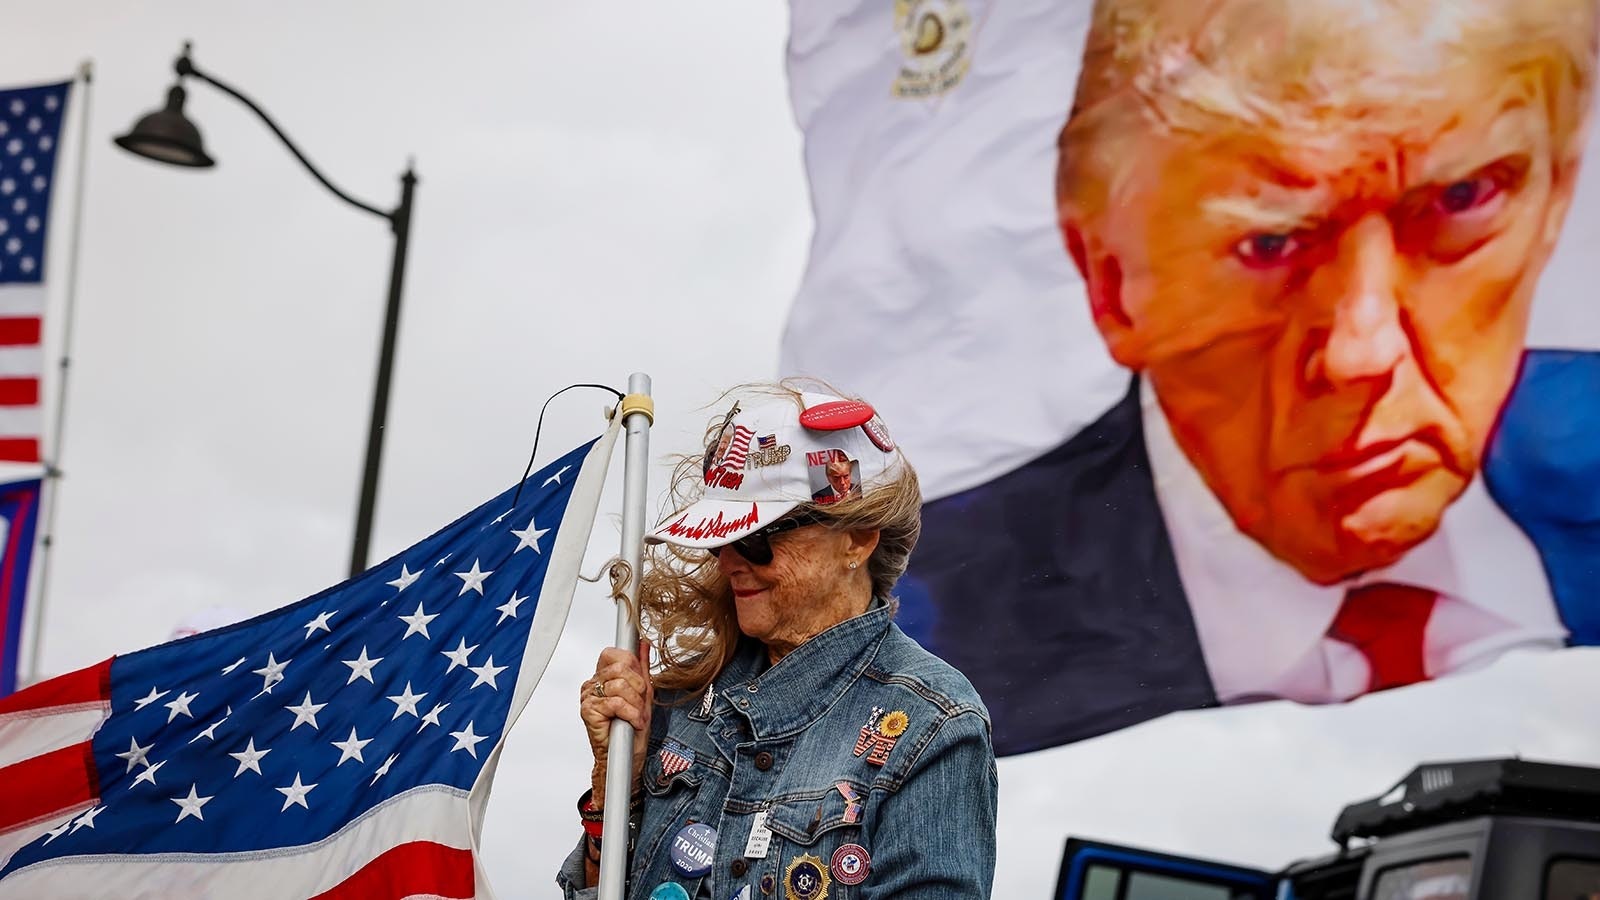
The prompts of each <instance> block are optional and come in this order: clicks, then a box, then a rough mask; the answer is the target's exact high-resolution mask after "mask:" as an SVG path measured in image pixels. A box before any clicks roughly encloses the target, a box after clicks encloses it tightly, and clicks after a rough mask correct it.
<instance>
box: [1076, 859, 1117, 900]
mask: <svg viewBox="0 0 1600 900" xmlns="http://www.w3.org/2000/svg"><path fill="white" fill-rule="evenodd" d="M1120 881H1122V879H1120V873H1118V871H1117V870H1114V868H1110V866H1090V871H1088V873H1086V874H1085V878H1083V894H1080V895H1078V897H1080V898H1082V900H1117V884H1118V882H1120Z"/></svg>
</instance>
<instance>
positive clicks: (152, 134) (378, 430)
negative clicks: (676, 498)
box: [116, 44, 417, 577]
mask: <svg viewBox="0 0 1600 900" xmlns="http://www.w3.org/2000/svg"><path fill="white" fill-rule="evenodd" d="M189 49H190V45H189V44H184V45H183V53H182V54H181V55H180V56H179V57H178V58H177V60H176V61H175V62H174V63H173V69H174V70H176V71H177V73H178V81H177V83H176V84H174V85H173V86H172V89H171V90H169V91H167V103H166V106H164V107H163V108H161V109H158V110H156V111H155V112H152V113H149V114H148V115H145V116H144V117H142V118H140V119H139V121H138V122H137V123H135V124H134V126H133V128H132V130H130V131H129V132H128V133H127V134H125V135H123V136H122V137H119V138H117V139H116V144H117V146H118V147H121V148H122V149H124V150H126V151H128V152H129V153H133V154H135V155H138V156H142V157H145V158H146V159H153V160H155V161H156V162H161V163H167V164H168V165H174V166H184V167H187V168H195V169H205V168H210V167H212V166H214V165H216V161H215V160H213V159H212V158H211V157H210V156H208V155H207V154H206V151H205V147H204V144H203V143H202V141H201V139H200V129H199V128H197V127H195V124H194V123H193V122H191V121H189V118H188V117H187V116H185V115H184V112H183V102H184V100H185V98H186V97H187V94H186V93H185V92H184V89H183V79H184V78H185V77H188V76H193V77H194V78H198V79H199V80H201V81H204V82H205V83H207V84H209V85H211V86H212V87H214V88H216V89H217V90H219V91H222V92H223V93H224V94H227V95H228V96H230V97H232V98H234V99H235V100H238V101H239V102H240V103H243V104H244V105H245V106H247V107H249V108H250V111H251V112H254V113H255V114H256V115H257V116H259V117H260V118H261V121H263V122H265V123H266V124H267V127H268V128H270V129H272V133H273V134H275V135H277V136H278V140H280V141H282V142H283V145H284V146H285V147H287V148H289V152H290V153H292V154H294V158H295V159H298V160H299V161H300V164H301V165H303V166H305V167H306V171H307V172H310V173H311V177H313V178H315V179H316V180H317V181H318V182H320V183H321V184H322V186H323V187H325V188H327V189H328V190H329V191H331V192H332V193H333V195H334V196H335V197H338V198H339V199H340V200H343V201H344V202H345V203H348V204H350V205H351V206H354V207H355V208H356V209H359V210H362V211H364V212H368V213H371V214H372V215H375V216H378V217H379V218H382V219H384V220H385V221H387V222H388V223H389V229H390V231H392V232H393V233H394V262H393V264H392V265H391V266H390V268H389V303H388V306H387V308H386V309H385V311H384V317H383V343H382V345H381V349H380V350H379V352H378V375H377V380H376V383H375V385H374V386H373V391H372V419H371V422H370V424H369V426H368V429H367V459H366V467H365V469H364V471H363V472H362V476H361V500H360V503H359V504H358V505H357V507H356V532H355V542H354V546H353V547H352V548H351V550H350V575H351V576H352V577H354V576H356V575H359V574H361V573H362V572H363V571H365V570H366V568H367V547H368V545H369V544H370V543H371V538H372V509H373V506H374V505H375V504H376V503H377V499H378V463H379V461H380V459H381V458H382V456H383V426H384V420H385V418H386V417H387V415H388V410H389V380H390V373H391V371H392V370H393V368H394V342H395V335H396V332H397V331H398V330H399V324H400V286H401V283H402V282H403V281H404V280H405V272H406V245H407V243H408V242H409V238H410V236H411V200H412V197H413V195H414V194H415V192H416V187H417V175H416V172H415V171H413V169H412V167H411V166H410V165H409V164H408V165H407V166H406V171H405V173H404V174H403V175H401V176H400V204H399V205H398V206H396V207H395V208H394V209H392V210H384V209H380V208H379V207H376V206H373V205H372V204H370V203H363V202H362V201H360V200H357V199H356V198H354V197H352V196H350V195H349V194H347V193H345V192H344V191H341V190H339V188H337V187H335V186H334V184H333V182H331V181H329V180H328V179H327V177H326V176H324V175H323V174H322V173H321V172H320V171H318V170H317V167H316V166H314V165H312V164H311V160H309V159H306V155H305V154H304V153H301V152H300V148H299V147H296V146H295V144H294V141H291V140H289V136H288V135H287V134H284V133H283V129H282V128H279V127H278V123H276V122H274V121H272V117H271V116H269V115H267V112H266V110H264V109H262V108H261V107H260V106H257V105H256V103H255V101H253V100H251V99H250V98H249V97H246V96H245V95H244V94H241V93H239V92H238V91H237V90H235V89H234V88H232V87H230V86H228V85H226V84H224V83H223V82H221V81H218V80H217V79H216V78H214V77H212V76H211V75H209V74H207V73H205V72H203V71H201V70H200V69H198V68H196V67H195V65H194V61H193V60H191V59H190V58H189Z"/></svg>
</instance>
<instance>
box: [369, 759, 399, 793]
mask: <svg viewBox="0 0 1600 900" xmlns="http://www.w3.org/2000/svg"><path fill="white" fill-rule="evenodd" d="M399 758H400V754H398V753H391V754H389V758H388V759H386V760H384V761H383V765H381V766H379V767H378V771H377V773H376V774H374V775H373V776H372V780H371V781H369V782H367V787H372V786H373V785H375V784H377V783H378V779H379V778H382V777H383V776H385V775H387V774H389V767H390V766H392V765H394V761H395V760H397V759H399Z"/></svg>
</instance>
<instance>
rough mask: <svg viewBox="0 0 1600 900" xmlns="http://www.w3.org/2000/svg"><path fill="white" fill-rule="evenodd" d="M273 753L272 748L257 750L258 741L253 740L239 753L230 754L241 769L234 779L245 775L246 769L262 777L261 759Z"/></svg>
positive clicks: (236, 772)
mask: <svg viewBox="0 0 1600 900" xmlns="http://www.w3.org/2000/svg"><path fill="white" fill-rule="evenodd" d="M291 730H292V729H291ZM271 752H272V748H271V747H267V748H264V749H261V750H257V749H256V739H255V738H251V739H250V742H249V743H248V744H245V747H244V749H243V750H240V751H239V752H238V753H229V754H228V755H229V756H231V757H233V758H234V759H236V760H238V761H239V768H238V769H237V770H235V771H234V773H233V777H235V778H238V777H239V776H240V775H243V774H244V773H245V770H246V769H249V770H250V771H252V772H254V773H256V774H257V775H260V774H261V758H262V757H263V756H266V755H267V754H268V753H271Z"/></svg>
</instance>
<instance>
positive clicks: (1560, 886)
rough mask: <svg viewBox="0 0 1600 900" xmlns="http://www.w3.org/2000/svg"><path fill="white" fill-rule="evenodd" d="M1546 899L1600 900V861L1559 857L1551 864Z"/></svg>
mask: <svg viewBox="0 0 1600 900" xmlns="http://www.w3.org/2000/svg"><path fill="white" fill-rule="evenodd" d="M1544 897H1545V900H1600V861H1596V860H1588V859H1558V860H1556V861H1555V862H1553V863H1551V864H1550V878H1549V879H1548V880H1547V881H1546V882H1545V889H1544Z"/></svg>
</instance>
